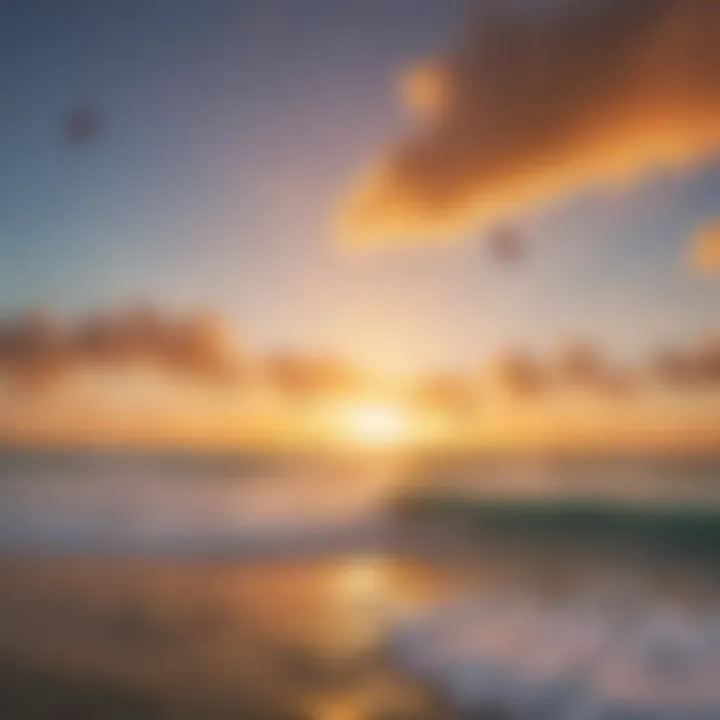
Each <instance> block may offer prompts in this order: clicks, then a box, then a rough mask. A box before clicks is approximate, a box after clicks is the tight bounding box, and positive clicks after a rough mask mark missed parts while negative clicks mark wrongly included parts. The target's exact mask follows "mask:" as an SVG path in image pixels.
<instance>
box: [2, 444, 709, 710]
mask: <svg viewBox="0 0 720 720" xmlns="http://www.w3.org/2000/svg"><path fill="white" fill-rule="evenodd" d="M719 527H720V461H718V460H717V459H714V458H712V457H707V456H705V457H698V456H683V457H681V456H672V457H671V456H659V455H653V454H644V455H641V454H633V455H613V454H596V455H580V454H575V455H560V454H540V453H529V452H527V453H517V454H511V453H503V454H499V453H498V454H487V453H486V454H480V455H478V454H455V453H434V454H429V453H422V454H414V455H413V454H409V453H391V452H386V453H377V454H374V455H371V456H367V455H362V454H359V453H355V454H349V455H322V454H307V453H306V454H299V453H294V454H292V453H284V454H281V453H235V452H190V451H182V452H173V451H123V450H101V449H93V450H48V451H43V452H39V451H35V450H17V449H7V450H5V451H4V452H2V453H1V454H0V588H2V602H1V603H0V717H3V718H6V717H7V718H61V717H63V718H64V717H72V718H86V717H87V718H96V717H103V718H105V717H112V718H168V720H169V719H171V718H358V719H360V718H427V720H434V719H442V718H471V717H486V718H510V719H511V720H516V719H517V720H544V719H545V718H547V720H578V719H580V718H582V719H583V720H591V719H594V718H597V719H600V718H603V719H614V718H623V719H626V718H636V717H637V718H641V717H642V718H652V719H655V718H657V719H658V720H666V719H667V720H675V719H676V718H677V719H678V720H680V719H681V718H682V719H683V720H685V719H686V718H693V719H694V718H698V719H699V718H703V719H707V720H709V719H710V718H715V719H717V718H720V563H719V562H718V559H719V557H720V530H719V529H718V528H719Z"/></svg>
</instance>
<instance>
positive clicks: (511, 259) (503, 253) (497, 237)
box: [488, 225, 525, 263]
mask: <svg viewBox="0 0 720 720" xmlns="http://www.w3.org/2000/svg"><path fill="white" fill-rule="evenodd" d="M488 243H489V245H490V252H491V254H492V257H493V259H495V260H497V261H499V262H502V263H517V262H520V261H521V260H522V259H523V258H524V257H525V244H524V242H523V238H522V235H521V234H520V231H519V230H518V229H517V228H515V227H512V226H510V225H504V226H502V227H499V228H497V229H496V230H494V231H493V232H491V234H490V236H489V237H488Z"/></svg>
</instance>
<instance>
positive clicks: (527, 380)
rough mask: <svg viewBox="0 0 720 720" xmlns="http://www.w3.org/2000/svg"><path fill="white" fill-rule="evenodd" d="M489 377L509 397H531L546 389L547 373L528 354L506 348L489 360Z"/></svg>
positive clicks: (537, 361) (535, 359)
mask: <svg viewBox="0 0 720 720" xmlns="http://www.w3.org/2000/svg"><path fill="white" fill-rule="evenodd" d="M489 376H490V379H491V382H492V383H493V385H494V386H495V387H497V388H499V389H501V390H503V391H504V392H507V393H509V394H510V395H517V396H521V397H527V396H533V395H535V394H537V393H538V392H540V391H543V390H545V389H547V384H548V373H547V371H546V369H545V368H544V367H543V365H542V364H541V362H540V361H539V360H538V359H537V358H535V357H534V356H533V355H531V354H530V353H529V352H526V351H523V350H520V349H517V348H507V349H504V350H502V351H500V352H499V353H497V355H496V356H495V357H493V358H492V359H491V360H490V363H489Z"/></svg>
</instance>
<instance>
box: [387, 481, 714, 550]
mask: <svg viewBox="0 0 720 720" xmlns="http://www.w3.org/2000/svg"><path fill="white" fill-rule="evenodd" d="M394 510H395V513H396V515H397V516H398V517H399V518H401V519H404V520H406V521H410V522H415V523H420V524H422V523H424V524H426V525H427V524H430V523H446V524H451V525H452V526H453V527H455V528H458V529H462V530H465V531H467V533H468V534H470V535H471V536H473V535H474V536H477V537H504V538H518V539H526V540H531V541H537V542H544V541H548V542H562V543H566V544H567V543H573V544H576V543H577V544H595V545H598V544H601V545H606V546H611V547H620V548H623V547H627V548H629V547H635V548H640V549H645V550H648V551H651V550H657V551H663V552H678V553H681V552H690V553H694V554H695V553H699V554H703V555H712V556H718V557H720V505H716V504H700V503H696V502H682V501H679V502H670V501H653V502H642V503H641V502H629V501H627V500H608V499H604V500H601V499H597V500H596V499H575V498H563V497H554V498H548V497H543V498H518V497H497V496H495V497H467V496H465V495H463V494H452V493H448V494H442V493H440V492H429V493H427V492H426V493H423V492H407V493H405V494H403V495H402V496H401V497H399V498H397V499H396V501H395V503H394Z"/></svg>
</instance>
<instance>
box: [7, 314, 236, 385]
mask: <svg viewBox="0 0 720 720" xmlns="http://www.w3.org/2000/svg"><path fill="white" fill-rule="evenodd" d="M137 364H145V365H150V366H152V367H155V368H157V369H158V370H161V371H164V372H168V373H175V374H180V375H188V376H195V377H202V378H207V379H212V380H213V381H217V380H227V379H233V378H235V377H237V376H238V374H239V371H240V358H239V355H238V353H237V349H236V348H235V347H234V345H233V343H232V340H231V337H230V333H229V331H228V330H227V329H226V328H225V326H224V325H223V324H222V322H221V321H220V319H219V318H218V317H216V316H215V315H212V314H202V313H199V314H196V315H187V316H184V317H175V316H170V315H167V314H162V313H160V312H159V311H157V310H155V309H154V308H152V307H141V308H136V309H131V310H125V311H120V312H115V313H109V314H98V315H93V316H90V317H86V318H80V319H77V320H75V321H74V322H68V323H63V322H61V321H60V320H59V319H58V318H56V317H55V316H54V315H52V314H51V313H48V312H44V311H37V312H31V313H27V314H25V315H22V316H20V317H17V318H6V319H5V320H4V321H2V322H0V373H2V374H3V375H4V376H5V377H6V378H7V379H9V380H10V381H11V382H12V383H13V384H15V385H16V386H20V387H23V388H25V389H30V390H36V389H40V388H42V387H45V386H47V385H49V384H53V383H55V382H57V381H58V380H60V379H62V378H63V377H65V376H67V375H69V374H72V373H74V372H77V371H80V370H83V369H85V368H88V367H98V366H99V367H102V366H111V367H118V366H119V367H124V366H130V365H137Z"/></svg>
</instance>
